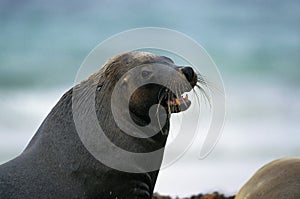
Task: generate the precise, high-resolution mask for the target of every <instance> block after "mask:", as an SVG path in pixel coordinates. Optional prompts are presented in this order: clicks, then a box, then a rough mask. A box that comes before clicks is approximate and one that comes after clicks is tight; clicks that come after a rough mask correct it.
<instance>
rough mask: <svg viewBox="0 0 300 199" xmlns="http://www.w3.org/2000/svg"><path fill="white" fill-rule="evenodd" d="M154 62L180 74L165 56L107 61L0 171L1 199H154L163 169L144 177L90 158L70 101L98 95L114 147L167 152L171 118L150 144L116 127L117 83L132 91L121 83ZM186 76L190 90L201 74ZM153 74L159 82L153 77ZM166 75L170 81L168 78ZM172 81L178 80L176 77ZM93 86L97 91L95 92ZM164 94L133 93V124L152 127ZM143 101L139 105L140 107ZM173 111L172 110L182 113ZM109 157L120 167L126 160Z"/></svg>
mask: <svg viewBox="0 0 300 199" xmlns="http://www.w3.org/2000/svg"><path fill="white" fill-rule="evenodd" d="M155 63H159V64H160V66H164V67H166V68H168V67H169V68H173V69H175V70H176V71H179V70H180V69H179V67H178V66H176V65H175V64H174V63H173V62H172V61H171V60H170V59H169V58H166V57H163V56H157V55H154V54H150V53H144V52H130V53H124V54H122V55H119V56H116V57H114V58H112V59H110V60H108V61H107V62H106V63H105V65H104V67H102V69H101V70H100V71H98V72H97V73H95V74H93V75H92V76H90V77H89V78H88V79H87V80H85V81H83V82H82V83H80V84H79V85H77V86H75V87H73V88H72V89H70V90H69V91H68V92H66V93H65V94H64V95H63V96H62V98H61V99H60V100H59V101H58V103H57V104H56V105H55V107H54V108H53V109H52V110H51V112H50V113H49V115H48V116H47V117H46V119H45V120H44V121H43V123H42V124H41V126H40V127H39V129H38V131H37V132H36V134H35V135H34V137H33V138H32V140H31V141H30V143H29V145H28V146H27V147H26V149H25V150H24V152H23V153H22V154H21V155H19V156H18V157H17V158H15V159H13V160H11V161H9V162H7V163H5V164H3V165H1V166H0V198H4V199H6V198H12V199H13V198H25V199H26V198H104V199H105V198H119V199H121V198H147V199H148V198H151V197H152V192H153V189H154V185H155V182H156V178H157V175H158V172H159V170H155V171H146V172H144V173H143V172H142V173H130V172H124V171H119V170H116V169H113V168H110V167H109V166H107V165H104V164H102V163H101V162H100V161H99V160H97V159H96V158H95V157H94V156H93V155H91V153H90V152H89V151H88V150H87V148H86V147H85V146H84V145H83V143H82V141H81V139H80V137H79V136H78V133H77V129H76V125H75V123H74V118H73V108H74V107H73V105H74V100H73V99H72V97H73V95H74V92H75V91H76V90H82V91H83V94H82V95H81V96H79V97H80V99H79V100H81V101H82V103H83V104H84V102H85V101H86V100H87V99H88V97H89V95H90V93H92V92H96V97H95V108H96V114H97V117H98V121H99V124H100V125H101V126H102V127H103V130H104V132H105V133H106V135H107V137H108V138H109V139H110V140H111V141H112V142H113V143H114V144H115V145H116V146H119V147H121V148H123V149H124V150H128V151H131V152H135V153H145V152H151V151H154V150H156V149H159V148H161V147H164V146H165V144H166V140H167V132H168V131H169V117H167V119H166V121H165V123H164V126H162V128H161V129H160V131H161V133H158V134H156V135H154V136H152V137H151V138H149V139H140V138H137V137H133V136H130V135H128V134H126V133H124V132H122V130H120V129H119V128H118V126H117V125H116V123H115V122H114V120H113V116H112V113H111V106H110V105H111V104H110V103H111V99H110V98H111V96H112V90H113V86H114V85H115V84H116V82H117V81H119V80H121V81H124V84H125V88H128V89H129V88H130V86H131V85H126V81H125V80H126V78H124V79H122V78H123V75H124V74H125V73H126V72H127V71H129V70H130V69H132V68H134V67H135V66H138V65H142V64H150V65H153V64H155ZM166 68H163V69H164V70H165V69H166ZM189 72H191V71H189ZM182 74H183V77H186V78H187V77H188V78H189V79H190V80H191V81H190V82H191V87H193V86H194V85H195V84H196V82H197V80H195V78H196V79H197V75H195V74H194V73H191V74H190V75H189V74H187V72H185V73H182V71H181V77H182ZM147 75H148V76H149V74H148V73H145V72H144V73H143V74H142V76H143V78H145V76H147ZM150 75H152V76H153V78H155V74H154V72H153V74H150ZM165 76H166V77H168V78H170V77H169V76H168V74H165ZM147 78H149V77H147ZM151 78H152V77H151ZM171 78H175V79H174V80H176V78H177V77H174V76H173V77H171ZM192 82H193V83H192ZM92 86H94V87H93V88H96V90H92V89H91V87H92ZM161 90H162V89H161V88H160V87H157V85H152V87H151V86H150V87H144V88H141V89H138V90H137V91H136V92H135V93H134V95H133V97H132V98H131V100H130V104H129V106H131V114H132V117H133V120H134V121H135V122H136V123H137V124H138V125H141V126H143V125H146V124H147V123H148V122H149V121H148V119H149V118H148V109H149V108H150V107H151V106H152V105H153V104H154V103H158V102H157V95H158V93H157V92H158V91H159V92H161ZM147 92H150V93H151V94H149V93H147ZM145 96H146V97H147V98H145ZM151 96H152V97H151ZM142 99H144V100H142ZM139 100H140V101H141V103H138V102H139ZM173 101H174V99H173ZM167 102H168V103H170V102H169V101H167ZM168 106H169V105H168ZM171 107H173V108H172V109H174V110H175V109H177V108H178V107H177V108H176V107H175V106H171ZM141 109H143V110H141ZM174 110H173V111H174ZM84 114H85V112H84V111H82V113H81V115H83V116H85V115H84ZM162 132H165V133H162ZM162 157H163V152H162V153H160V154H159V155H158V156H157V157H156V158H155V160H147V161H149V162H153V161H154V162H157V164H158V166H159V165H160V164H161V161H162ZM108 158H111V159H116V161H119V162H121V163H122V157H108ZM141 169H143V168H141Z"/></svg>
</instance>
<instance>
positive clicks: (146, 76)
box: [142, 70, 151, 78]
mask: <svg viewBox="0 0 300 199" xmlns="http://www.w3.org/2000/svg"><path fill="white" fill-rule="evenodd" d="M150 75H151V72H150V71H146V70H144V71H142V77H143V78H148V77H149V76H150Z"/></svg>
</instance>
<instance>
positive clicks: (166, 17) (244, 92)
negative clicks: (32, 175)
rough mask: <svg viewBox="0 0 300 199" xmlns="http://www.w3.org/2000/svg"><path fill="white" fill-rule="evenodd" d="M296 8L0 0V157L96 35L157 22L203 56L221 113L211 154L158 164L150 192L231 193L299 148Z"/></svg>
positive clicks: (16, 144) (38, 118) (58, 90)
mask: <svg viewBox="0 0 300 199" xmlns="http://www.w3.org/2000/svg"><path fill="white" fill-rule="evenodd" d="M299 10H300V1H298V0H286V1H281V0H266V1H259V0H254V1H253V0H252V1H250V0H246V1H238V0H233V1H217V0H212V1H197V0H191V1H179V0H175V1H166V0H162V1H140V0H131V1H121V0H115V1H109V0H102V1H92V0H87V1H79V0H77V1H64V2H63V1H58V0H53V1H44V0H42V1H41V0H27V1H21V0H0V48H1V50H0V110H1V114H0V163H4V162H5V161H8V160H10V159H12V158H14V157H15V156H17V155H18V154H20V153H21V151H22V150H23V149H24V148H25V146H26V145H27V143H28V142H29V140H30V138H31V137H32V136H33V135H34V133H35V131H36V130H37V128H38V127H39V125H40V124H41V122H42V121H43V119H44V118H45V117H46V115H47V114H48V113H49V111H50V110H51V108H52V107H53V106H54V105H55V104H56V102H57V101H58V100H59V98H60V96H62V94H63V93H64V92H65V91H66V90H67V89H68V88H70V87H71V86H72V85H73V82H74V79H75V75H76V72H77V70H78V69H79V67H80V65H81V63H82V61H83V60H84V58H85V56H86V55H87V54H88V53H89V52H90V51H91V50H92V49H93V48H94V47H95V46H96V45H97V44H98V43H100V42H101V41H103V40H105V39H106V38H108V37H110V36H112V35H113V34H116V33H119V32H121V31H124V30H127V29H131V28H139V27H146V26H156V27H164V28H170V29H174V30H178V31H180V32H183V33H185V34H187V35H189V36H190V37H192V38H193V39H195V40H196V41H197V42H199V43H200V44H202V45H203V46H204V48H205V49H206V50H207V51H208V53H209V54H210V55H211V57H212V58H213V60H214V61H215V63H216V65H217V66H218V68H219V70H220V72H221V75H222V77H223V80H224V84H225V89H226V97H227V102H226V104H227V117H226V122H225V126H224V130H223V134H222V137H221V138H220V140H219V142H218V144H217V145H216V147H215V149H214V150H213V152H212V153H211V154H210V155H209V156H208V157H207V158H205V159H204V160H199V159H198V154H199V152H200V146H199V145H198V144H197V143H198V142H197V141H196V142H194V144H193V145H192V147H191V148H190V149H189V150H188V151H187V153H185V155H184V156H183V157H182V158H181V159H180V160H178V161H177V162H175V163H174V164H173V165H171V166H170V167H168V168H166V169H164V170H162V171H161V173H160V175H159V178H158V182H157V185H156V189H155V190H156V191H158V192H160V193H164V194H170V195H173V196H175V195H180V196H188V195H191V194H194V193H199V192H209V191H215V190H218V191H220V192H224V193H226V194H233V193H235V192H236V191H237V190H238V189H239V188H240V187H241V185H242V184H243V183H244V182H245V181H246V180H247V179H248V178H249V177H250V176H251V175H252V174H253V173H254V172H255V171H256V170H257V169H258V168H259V167H261V166H262V165H264V164H265V163H267V162H269V161H271V160H274V159H277V158H280V157H285V156H299V155H300V145H299V143H300V130H299V129H300V100H299V99H300V12H299ZM174 42H176V41H174Z"/></svg>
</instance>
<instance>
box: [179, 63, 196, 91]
mask: <svg viewBox="0 0 300 199" xmlns="http://www.w3.org/2000/svg"><path fill="white" fill-rule="evenodd" d="M179 71H180V72H181V73H182V74H183V75H184V76H185V78H186V80H187V81H188V82H189V83H190V84H191V87H192V88H193V87H194V86H195V85H196V84H197V73H196V72H195V71H194V69H193V68H192V67H190V66H184V67H179Z"/></svg>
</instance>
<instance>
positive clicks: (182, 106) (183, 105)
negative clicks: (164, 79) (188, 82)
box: [166, 94, 191, 113]
mask: <svg viewBox="0 0 300 199" xmlns="http://www.w3.org/2000/svg"><path fill="white" fill-rule="evenodd" d="M166 104H167V108H168V111H169V112H171V113H179V112H181V111H185V110H187V109H188V108H189V107H190V105H191V101H190V100H189V98H188V94H186V95H185V97H182V96H179V97H176V96H175V95H173V96H172V97H171V98H170V99H168V100H167V101H166Z"/></svg>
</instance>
